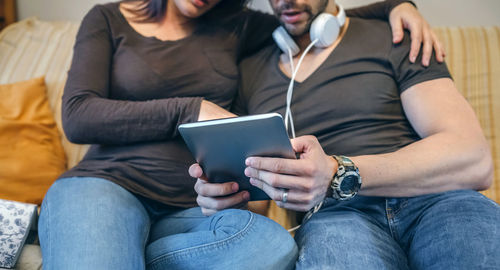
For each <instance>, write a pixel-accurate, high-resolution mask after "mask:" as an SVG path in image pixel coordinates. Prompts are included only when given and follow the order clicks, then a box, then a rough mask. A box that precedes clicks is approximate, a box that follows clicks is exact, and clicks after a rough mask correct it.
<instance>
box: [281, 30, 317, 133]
mask: <svg viewBox="0 0 500 270" xmlns="http://www.w3.org/2000/svg"><path fill="white" fill-rule="evenodd" d="M316 42H318V40H317V39H315V40H314V41H313V42H311V44H309V46H307V48H306V49H305V50H304V52H303V53H302V55H301V56H300V59H299V62H298V63H297V67H296V68H294V66H293V58H292V52H291V50H290V48H288V57H289V58H290V66H291V68H292V78H291V80H290V84H289V85H288V91H287V93H286V111H285V128H286V130H287V131H288V121H290V129H291V131H292V138H294V139H295V127H294V125H293V117H292V111H291V110H290V106H291V103H292V95H293V86H294V83H295V77H296V76H297V73H298V71H299V68H300V65H301V64H302V60H304V57H305V56H306V54H307V53H308V52H309V51H310V50H311V48H312V47H313V46H314V44H316Z"/></svg>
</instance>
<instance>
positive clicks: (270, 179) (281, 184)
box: [245, 167, 307, 190]
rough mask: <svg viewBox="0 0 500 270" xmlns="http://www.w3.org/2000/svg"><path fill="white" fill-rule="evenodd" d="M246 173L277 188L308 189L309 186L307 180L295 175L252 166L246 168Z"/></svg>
mask: <svg viewBox="0 0 500 270" xmlns="http://www.w3.org/2000/svg"><path fill="white" fill-rule="evenodd" d="M245 175H246V176H248V177H250V178H255V179H258V180H261V181H263V182H265V183H266V184H267V185H269V186H272V187H275V188H286V189H298V190H307V187H306V186H305V183H306V181H304V180H303V179H302V178H299V177H296V176H293V175H286V174H279V173H274V172H269V171H265V170H257V169H255V168H250V167H247V168H246V169H245Z"/></svg>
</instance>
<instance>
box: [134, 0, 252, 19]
mask: <svg viewBox="0 0 500 270" xmlns="http://www.w3.org/2000/svg"><path fill="white" fill-rule="evenodd" d="M128 1H139V5H138V7H137V8H131V9H127V10H128V11H130V12H132V13H133V14H134V15H135V16H136V17H135V18H134V19H133V20H135V21H136V22H159V21H161V20H162V19H163V17H164V16H165V12H166V10H167V1H168V0H128ZM246 2H247V0H221V1H220V3H218V4H217V5H216V6H215V7H213V8H212V9H211V10H209V11H208V12H207V13H205V14H203V16H201V18H202V19H208V20H224V19H227V18H229V17H232V16H234V15H237V14H238V13H239V12H241V11H242V10H243V9H244V8H245V6H246Z"/></svg>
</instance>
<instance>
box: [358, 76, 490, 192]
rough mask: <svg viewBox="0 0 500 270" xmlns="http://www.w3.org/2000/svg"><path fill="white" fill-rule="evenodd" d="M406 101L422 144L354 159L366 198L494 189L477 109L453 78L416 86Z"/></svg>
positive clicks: (412, 122)
mask: <svg viewBox="0 0 500 270" xmlns="http://www.w3.org/2000/svg"><path fill="white" fill-rule="evenodd" d="M401 100H402V103H403V108H404V111H405V113H406V115H407V117H408V120H409V121H410V123H411V124H412V126H413V128H414V129H415V131H416V132H417V133H418V134H419V135H420V137H422V138H423V139H422V140H420V141H417V142H415V143H413V144H410V145H408V146H407V147H404V148H402V149H400V150H398V151H396V152H394V153H390V154H383V155H372V156H359V157H353V161H354V162H355V163H356V165H358V167H359V168H360V171H361V174H362V177H363V181H364V183H363V186H364V187H363V188H362V191H361V194H363V195H373V196H398V197H399V196H416V195H422V194H427V193H435V192H443V191H448V190H454V189H476V190H483V189H487V188H488V187H489V186H490V185H491V181H492V177H493V163H492V159H491V154H490V149H489V146H488V144H487V142H486V139H485V137H484V135H483V133H482V130H481V127H480V126H479V122H478V120H477V119H476V116H475V114H474V112H473V110H472V108H471V107H470V105H469V104H468V103H467V101H466V100H465V99H464V98H463V97H462V95H460V93H459V92H458V91H457V90H456V88H455V86H454V84H453V82H452V81H451V80H450V79H437V80H432V81H427V82H423V83H420V84H417V85H414V86H413V87H410V88H409V89H407V90H406V91H405V92H403V94H402V95H401Z"/></svg>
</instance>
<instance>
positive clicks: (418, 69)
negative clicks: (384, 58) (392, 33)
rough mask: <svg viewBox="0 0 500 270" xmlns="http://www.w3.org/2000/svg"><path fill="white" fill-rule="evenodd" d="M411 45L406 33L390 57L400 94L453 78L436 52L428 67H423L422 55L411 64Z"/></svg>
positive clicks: (390, 53)
mask: <svg viewBox="0 0 500 270" xmlns="http://www.w3.org/2000/svg"><path fill="white" fill-rule="evenodd" d="M410 45H411V41H410V36H409V33H408V32H405V37H404V39H403V41H402V42H401V43H400V44H393V45H392V47H391V49H390V52H389V56H388V59H389V63H390V65H391V67H392V70H393V72H394V78H395V80H396V82H397V83H398V87H399V92H400V94H401V93H403V92H404V91H405V90H406V89H408V88H410V87H412V86H413V85H416V84H418V83H422V82H425V81H430V80H434V79H439V78H451V75H450V72H449V71H448V67H447V66H446V63H438V62H437V60H436V57H435V54H434V52H433V54H432V57H431V61H430V65H429V66H428V67H424V66H422V64H421V62H422V55H421V54H420V55H419V57H418V58H417V60H416V61H415V63H411V62H410V58H409V54H410Z"/></svg>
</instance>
